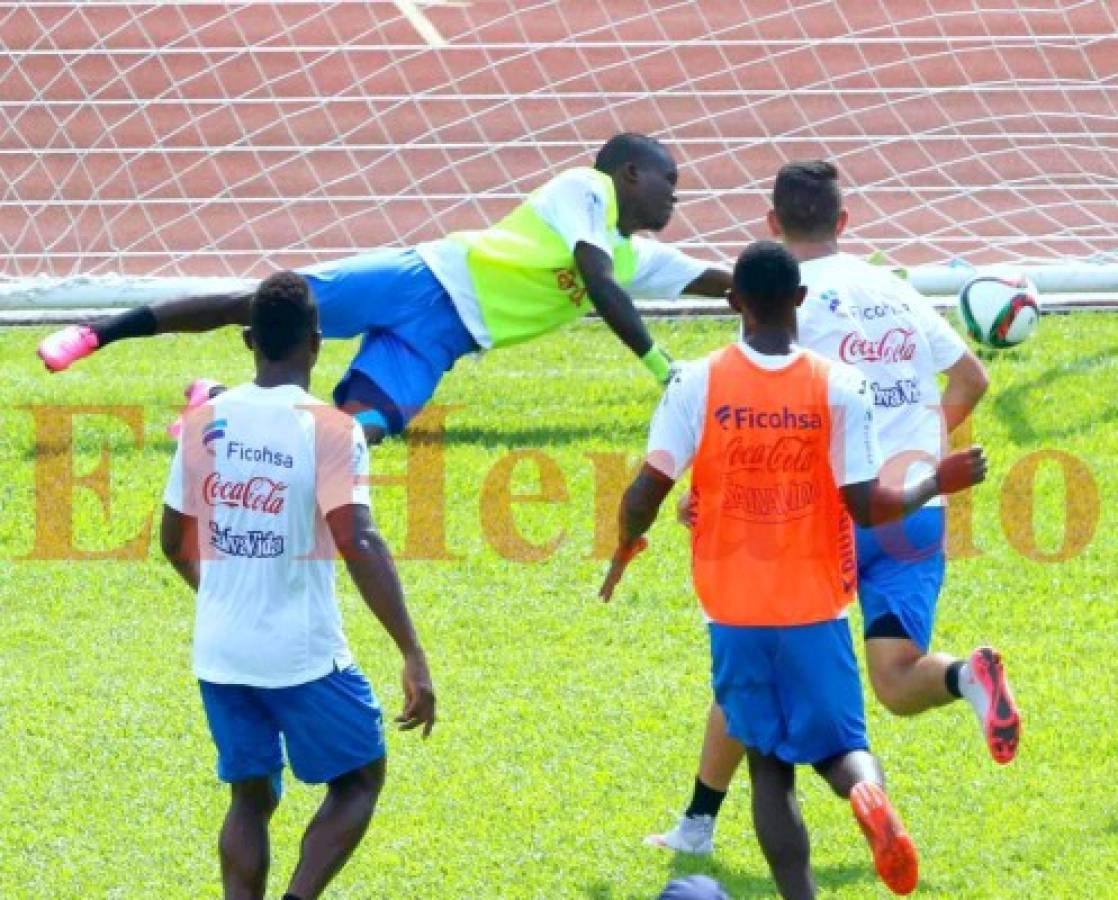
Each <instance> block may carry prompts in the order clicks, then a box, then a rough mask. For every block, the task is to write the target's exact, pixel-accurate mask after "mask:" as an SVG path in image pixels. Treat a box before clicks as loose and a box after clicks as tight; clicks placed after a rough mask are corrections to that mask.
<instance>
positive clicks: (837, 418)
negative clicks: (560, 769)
mask: <svg viewBox="0 0 1118 900" xmlns="http://www.w3.org/2000/svg"><path fill="white" fill-rule="evenodd" d="M733 281H734V290H733V293H732V294H731V298H730V299H731V304H732V305H733V306H734V308H735V309H736V310H738V311H739V312H741V314H742V324H743V335H744V338H743V340H742V342H740V343H736V344H732V345H730V346H729V347H726V348H724V349H723V350H720V351H717V352H716V353H714V354H712V355H711V356H709V357H707V358H706V359H705V360H702V361H699V362H697V363H695V364H693V365H690V366H687V367H685V368H682V369H681V370H680V372H679V373H677V374H676V375H675V376H674V377H673V378H672V381H671V383H670V384H669V386H668V389H667V391H666V392H665V394H664V397H663V399H662V400H661V403H660V406H659V408H658V409H657V411H656V415H655V417H654V418H653V420H652V426H651V429H650V433H649V440H648V455H647V457H646V461H645V464H644V466H643V467H642V469H641V471H640V473H639V474H638V475H637V478H636V480H635V481H634V482H633V483H632V484H631V485H630V486H629V488H628V490H627V491H626V493H625V495H624V498H623V500H622V504H621V538H620V545H619V547H618V550H617V552H616V553H615V555H614V561H613V564H612V566H611V568H610V572H609V575H608V576H607V578H606V581H605V584H604V585H603V587H602V597H603V599H606V600H608V599H609V598H610V596H611V594H612V592H613V590H614V588H615V587H616V585H617V582H618V580H619V579H620V577H621V575H622V573H623V571H624V568H625V566H626V564H627V563H628V562H629V560H631V559H632V557H633V556H634V555H635V554H636V553H638V552H640V550H642V549H643V548H644V545H645V538H644V537H643V535H644V533H645V532H646V531H647V530H648V529H649V527H650V526H651V525H652V523H653V521H654V520H655V518H656V515H657V513H658V511H659V508H660V505H661V504H662V503H663V501H664V499H665V498H666V497H667V495H668V493H669V492H670V491H671V489H672V487H673V485H674V484H675V482H676V480H677V479H679V477H680V476H681V475H682V474H683V473H684V471H685V470H686V469H687V468H688V467H693V473H692V490H693V493H694V497H695V521H694V528H693V537H692V576H693V580H694V584H695V590H696V592H697V594H698V596H699V600H700V602H701V604H702V607H703V611H704V613H705V614H706V616H707V618H708V620H709V623H710V624H709V630H710V641H711V652H712V656H713V668H712V671H713V681H714V693H715V700H716V703H717V705H718V707H719V708H720V709H721V710H722V712H723V714H724V717H725V721H726V723H727V725H726V730H727V733H728V735H729V737H730V739H732V740H733V741H735V742H736V743H737V744H738V745H739V747H740V748H741V750H742V752H743V753H744V754H745V756H746V758H747V759H748V761H749V775H750V781H751V784H752V788H753V790H752V794H753V823H754V828H755V829H756V832H757V838H758V840H759V842H760V844H761V848H762V850H763V851H764V854H765V858H766V860H767V861H768V863H769V867H770V869H771V870H772V874H773V878H774V879H775V881H776V883H777V886H778V888H779V890H780V892H781V895H782V896H784V897H788V898H809V897H814V896H815V883H814V880H813V877H812V874H811V867H810V864H809V847H808V835H807V831H806V829H805V828H804V824H803V819H802V817H801V814H800V809H799V802H798V800H797V798H796V791H795V766H796V765H799V764H808V765H812V766H814V768H815V769H816V771H817V772H818V773H819V774H820V775H822V776H823V777H824V778H825V779H826V780H827V782H828V784H830V786H831V787H832V789H833V790H834V791H835V792H836V793H837V794H838V795H839V796H840V797H844V798H849V800H850V803H851V807H852V811H853V814H854V816H855V818H856V819H857V821H858V823H859V825H860V826H861V828H862V830H863V832H864V833H865V836H866V839H867V841H868V842H869V845H870V848H871V850H872V852H873V858H874V864H875V866H876V869H877V872H878V874H879V875H880V876H881V878H882V880H883V881H884V882H885V883H886V885H887V886H888V887H889V888H890V889H891V890H893V891H894V892H896V893H899V894H906V893H909V892H910V891H912V890H913V889H915V887H916V882H917V877H918V863H917V857H916V850H915V847H914V846H913V843H912V840H911V838H910V837H909V836H908V835H907V834H906V833H905V831H904V828H903V826H902V824H901V821H900V819H899V818H898V817H897V814H896V813H895V812H894V810H893V808H892V806H891V805H890V802H889V799H888V797H887V796H886V794H885V790H884V777H883V773H882V770H881V766H880V764H879V763H878V761H877V760H876V759H875V758H874V757H873V756H872V755H871V754H870V753H869V743H868V740H867V736H866V727H865V714H864V707H863V700H862V686H861V681H860V678H859V675H858V666H857V662H856V660H855V657H854V648H853V644H852V642H851V638H850V626H849V624H848V623H847V621H846V613H845V609H846V606H847V605H848V604H849V603H850V601H851V600H852V599H853V596H854V586H855V580H856V563H855V560H854V535H853V532H852V529H851V522H850V518H851V516H853V518H854V520H855V521H856V522H857V523H858V524H859V525H863V526H867V525H879V524H881V523H883V522H886V521H890V520H893V519H896V518H899V517H900V516H902V515H905V514H909V513H912V512H913V511H915V510H917V509H919V508H920V507H921V506H923V505H924V504H925V503H927V502H928V501H929V500H931V499H932V498H934V497H936V496H937V495H939V494H947V493H953V492H955V491H959V490H963V489H965V488H967V487H970V486H971V485H973V484H977V483H978V482H980V481H982V480H983V478H984V477H985V472H986V461H985V459H984V457H983V455H982V451H981V449H980V448H977V447H976V448H972V449H970V450H967V451H962V452H959V453H954V454H951V455H950V456H947V457H946V458H945V459H943V460H941V461H940V462H939V463H938V464H937V465H936V466H935V467H934V468H933V470H932V471H931V472H930V473H928V474H925V475H922V476H921V477H920V478H918V479H916V480H913V481H912V482H911V483H910V484H909V485H908V486H906V487H904V488H898V487H892V486H889V485H886V484H883V483H881V482H880V481H879V479H878V470H879V468H880V460H881V456H880V449H879V447H878V443H877V437H876V433H875V430H874V409H873V403H872V399H871V397H870V394H869V391H870V386H869V384H868V382H867V379H866V378H865V377H864V376H863V375H862V374H861V373H859V372H858V371H857V370H855V369H853V368H852V367H850V366H847V365H845V364H843V363H841V362H834V361H829V360H827V359H825V358H824V357H822V356H820V355H818V354H816V353H814V352H812V351H811V350H803V349H800V348H798V347H796V346H794V345H793V339H794V337H795V334H796V307H797V306H798V305H799V304H800V302H801V301H802V300H803V298H804V295H805V293H806V289H805V288H802V287H800V271H799V266H798V265H797V263H796V260H795V258H794V257H793V256H792V255H791V254H789V253H788V251H787V250H785V249H784V248H782V247H781V246H780V245H779V244H775V243H772V242H764V243H759V244H754V245H753V246H752V247H750V248H748V249H747V250H746V251H745V252H744V253H742V255H741V257H740V258H739V260H738V262H737V265H736V267H735V269H734V275H733Z"/></svg>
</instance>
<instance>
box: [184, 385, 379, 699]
mask: <svg viewBox="0 0 1118 900" xmlns="http://www.w3.org/2000/svg"><path fill="white" fill-rule="evenodd" d="M367 472H368V448H367V446H366V444H365V437H364V435H363V434H362V431H361V427H360V426H359V425H358V424H357V423H356V422H354V420H353V419H351V418H350V417H349V416H347V415H345V414H344V413H340V412H338V411H337V410H335V409H332V408H331V407H328V406H326V405H325V404H323V403H322V402H321V401H319V400H316V399H315V398H314V397H312V396H311V395H310V394H308V393H306V391H303V390H302V389H300V388H298V387H296V386H294V385H285V386H281V387H274V388H261V387H257V386H256V385H254V384H245V385H241V386H240V387H237V388H234V389H233V390H230V391H228V392H226V393H224V394H221V395H219V396H218V397H217V398H215V399H214V400H211V401H210V402H209V403H207V404H205V405H204V406H202V407H200V408H199V409H198V410H196V411H194V412H193V413H191V414H190V415H189V416H188V417H187V420H186V423H185V427H184V429H183V435H182V439H181V440H180V442H179V446H178V449H177V450H176V452H175V458H174V461H173V463H172V464H171V474H170V478H169V479H168V482H167V489H166V491H165V493H164V497H163V502H164V503H166V504H167V505H168V506H170V507H172V508H173V509H176V510H178V511H179V512H181V513H183V514H185V515H188V516H193V517H194V518H196V519H197V522H198V543H199V552H200V553H201V560H202V561H201V582H200V584H199V588H198V597H197V608H196V614H195V623H194V674H195V675H196V676H197V677H198V678H200V679H203V680H205V681H212V682H216V683H219V684H243V685H251V686H254V687H266V688H275V687H288V686H291V685H296V684H303V683H304V682H307V681H312V680H314V679H316V678H321V677H323V676H324V675H326V674H328V673H329V672H331V671H333V670H334V668H335V666H336V667H337V668H339V669H342V668H345V667H346V666H348V665H350V664H351V663H352V661H353V660H352V657H351V655H350V652H349V647H348V645H347V643H346V639H345V635H344V634H343V632H342V623H341V615H340V613H339V611H338V605H337V601H336V599H335V596H334V555H335V548H334V543H333V540H332V538H331V536H330V532H329V529H328V527H327V525H326V521H325V516H326V514H327V513H329V512H331V511H332V510H335V509H337V508H339V507H341V506H346V505H349V504H360V505H363V506H368V505H369V488H368V480H367Z"/></svg>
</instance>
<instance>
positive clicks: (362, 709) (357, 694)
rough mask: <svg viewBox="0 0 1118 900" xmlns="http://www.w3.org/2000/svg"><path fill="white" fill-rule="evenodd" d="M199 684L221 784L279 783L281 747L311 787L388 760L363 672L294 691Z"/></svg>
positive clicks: (344, 673)
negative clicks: (269, 780) (266, 780)
mask: <svg viewBox="0 0 1118 900" xmlns="http://www.w3.org/2000/svg"><path fill="white" fill-rule="evenodd" d="M198 684H199V686H200V688H201V691H202V704H203V706H205V708H206V719H207V720H208V721H209V724H210V734H212V735H213V739H214V743H215V744H216V745H217V777H218V778H220V779H221V780H222V781H227V782H230V783H235V782H238V781H247V780H248V779H250V778H268V777H274V776H275V775H276V774H277V773H278V772H280V770H282V769H283V764H284V757H283V748H286V750H287V759H288V761H289V762H290V764H291V771H292V772H294V773H295V777H296V778H298V779H299V780H300V781H304V782H306V783H307V784H322V783H324V782H328V781H333V780H334V779H335V778H337V777H339V776H341V775H345V774H346V773H347V772H352V771H354V770H355V769H360V768H361V767H362V766H366V765H368V764H369V763H371V762H376V760H378V759H380V758H381V757H383V756H384V753H385V747H384V726H383V723H382V721H381V711H380V705H379V704H378V703H377V699H376V697H375V696H373V689H372V688H371V687H370V686H369V682H368V681H367V680H366V679H365V676H364V675H363V674H361V670H360V669H358V668H357V666H350V667H349V668H347V669H343V670H342V671H335V672H331V673H330V674H329V675H326V676H325V677H323V678H319V679H316V680H315V681H308V682H307V683H306V684H297V685H295V686H294V687H284V688H257V687H248V686H245V685H239V684H214V683H213V682H210V681H199V682H198ZM281 735H282V736H283V744H282V746H281V743H280V736H281Z"/></svg>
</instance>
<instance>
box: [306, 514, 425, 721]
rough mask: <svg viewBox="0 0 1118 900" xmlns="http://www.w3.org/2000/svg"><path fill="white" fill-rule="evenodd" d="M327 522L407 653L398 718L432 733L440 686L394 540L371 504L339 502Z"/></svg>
mask: <svg viewBox="0 0 1118 900" xmlns="http://www.w3.org/2000/svg"><path fill="white" fill-rule="evenodd" d="M326 524H327V525H328V526H329V528H330V534H331V536H332V537H333V538H334V544H335V545H336V546H337V548H338V552H339V553H340V554H341V556H342V559H344V560H345V564H346V568H347V569H348V570H349V574H350V577H351V578H352V579H353V583H354V584H355V585H356V586H357V590H358V592H359V593H360V594H361V598H362V599H363V600H364V601H365V603H366V604H367V605H368V607H369V609H370V610H372V612H373V615H375V616H376V617H377V619H378V621H379V622H380V624H381V625H382V626H383V628H384V630H385V631H387V632H388V635H389V637H391V638H392V640H393V641H394V642H395V643H396V646H397V647H398V648H399V650H400V653H401V655H402V656H403V657H404V672H403V683H404V711H403V712H402V713H401V714H400V715H399V716H397V717H396V721H397V722H398V723H399V725H400V728H401V729H402V730H404V731H408V730H410V729H412V728H417V727H419V726H420V725H422V726H423V736H424V737H427V735H429V734H430V733H431V729H432V728H434V727H435V689H434V686H433V685H432V683H431V673H430V672H429V671H428V669H427V657H426V656H425V655H424V653H423V648H422V647H421V646H420V644H419V638H418V637H417V636H416V633H415V627H414V626H413V625H412V621H411V616H410V615H408V608H407V605H406V604H405V603H404V591H403V588H402V587H401V586H400V579H399V576H398V575H397V574H396V566H395V564H394V563H393V561H392V554H391V552H390V551H389V549H388V545H387V544H385V542H384V539H383V538H382V537H381V536H380V534H379V533H378V532H377V530H376V527H375V526H374V525H373V520H372V516H371V515H370V514H369V508H368V507H367V506H363V505H360V504H350V505H347V506H342V507H339V508H338V509H335V510H333V511H332V512H330V513H329V514H328V515H327V516H326Z"/></svg>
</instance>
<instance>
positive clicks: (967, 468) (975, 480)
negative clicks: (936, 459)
mask: <svg viewBox="0 0 1118 900" xmlns="http://www.w3.org/2000/svg"><path fill="white" fill-rule="evenodd" d="M985 480H986V454H985V452H983V450H982V448H981V447H978V446H975V447H968V448H967V449H966V450H959V451H958V452H956V453H952V454H951V455H950V456H945V457H944V458H943V459H942V460H940V463H939V465H938V466H936V484H937V485H938V486H939V492H940V493H941V494H955V493H957V492H959V491H965V490H966V489H967V488H969V487H973V486H974V485H976V484H979V483H981V482H983V481H985Z"/></svg>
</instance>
